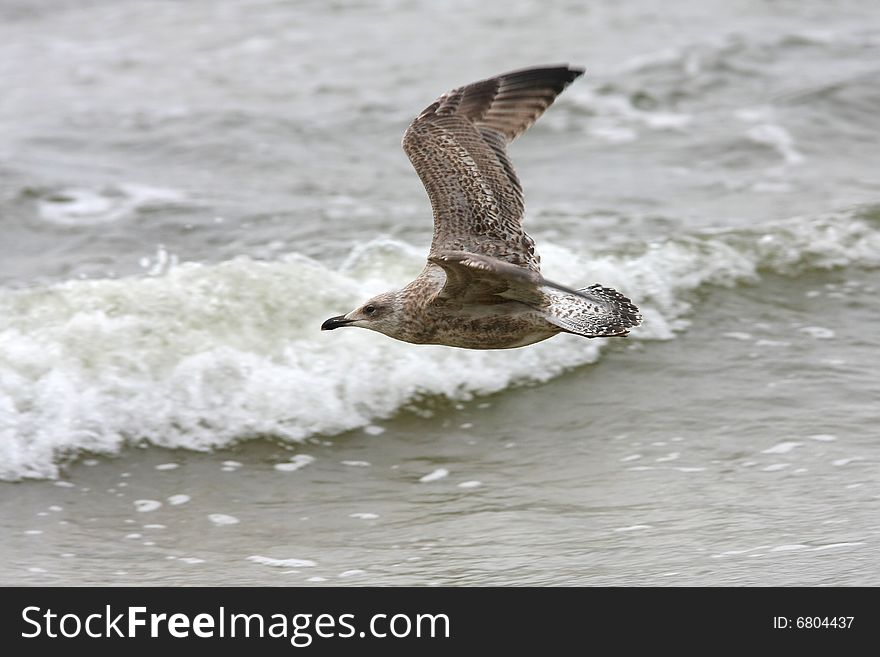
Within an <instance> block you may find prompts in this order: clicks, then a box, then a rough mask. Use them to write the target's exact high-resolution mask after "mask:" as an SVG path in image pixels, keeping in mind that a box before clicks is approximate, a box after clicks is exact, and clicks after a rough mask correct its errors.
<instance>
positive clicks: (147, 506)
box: [134, 500, 162, 513]
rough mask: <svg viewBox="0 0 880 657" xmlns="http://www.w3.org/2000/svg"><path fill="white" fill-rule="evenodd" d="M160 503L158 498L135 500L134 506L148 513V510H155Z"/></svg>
mask: <svg viewBox="0 0 880 657" xmlns="http://www.w3.org/2000/svg"><path fill="white" fill-rule="evenodd" d="M161 506H162V503H161V502H160V501H158V500H135V501H134V508H135V509H137V510H138V511H140V512H141V513H149V512H150V511H155V510H156V509H158V508H160V507H161Z"/></svg>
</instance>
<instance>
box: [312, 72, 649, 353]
mask: <svg viewBox="0 0 880 657" xmlns="http://www.w3.org/2000/svg"><path fill="white" fill-rule="evenodd" d="M582 73H583V71H582V70H580V69H575V68H569V67H568V66H554V67H546V68H532V69H525V70H521V71H513V72H511V73H506V74H503V75H499V76H496V77H494V78H489V79H488V80H482V81H480V82H475V83H473V84H469V85H467V86H464V87H460V88H457V89H453V90H452V91H449V92H447V93H445V94H443V95H442V96H441V97H440V98H438V99H437V100H436V101H435V102H434V103H432V104H431V105H429V106H428V107H427V108H426V109H425V110H424V111H423V112H422V113H421V114H420V115H419V116H418V117H417V118H416V119H415V120H414V121H413V122H412V124H411V125H410V126H409V128H408V129H407V131H406V133H405V134H404V137H403V149H404V150H405V151H406V154H407V155H408V156H409V159H410V161H411V162H412V164H413V166H414V167H415V169H416V172H417V173H418V174H419V177H420V178H421V179H422V183H423V184H424V185H425V189H426V190H427V192H428V196H429V198H430V200H431V205H432V207H433V210H434V238H433V240H432V242H431V249H430V251H429V253H428V262H427V264H426V265H425V268H424V269H423V270H422V273H421V274H419V276H418V277H417V278H416V279H415V280H413V281H412V282H411V283H409V285H407V286H406V287H404V288H403V289H401V290H398V291H394V292H386V293H385V294H380V295H378V296H376V297H374V298H372V299H370V300H369V301H367V302H366V303H364V304H363V305H362V306H360V307H359V308H357V309H355V310H353V311H352V312H350V313H348V314H347V315H340V316H339V317H333V318H331V319H328V320H327V321H326V322H324V324H323V325H322V326H321V328H322V329H323V330H330V329H334V328H339V327H341V326H360V327H362V328H368V329H372V330H374V331H378V332H380V333H384V334H386V335H388V336H390V337H392V338H396V339H398V340H403V341H404V342H412V343H416V344H443V345H448V346H451V347H463V348H468V349H509V348H513V347H522V346H525V345H529V344H533V343H535V342H540V341H541V340H546V339H547V338H550V337H552V336H554V335H556V334H557V333H561V332H566V333H574V334H577V335H582V336H585V337H590V338H592V337H600V336H602V337H604V336H620V335H626V334H627V332H628V331H629V329H630V328H632V327H633V326H638V324H639V322H640V320H641V317H640V316H639V311H638V308H636V307H635V306H634V305H633V304H632V303H631V302H630V300H629V299H627V298H626V297H624V296H623V295H622V294H620V293H619V292H616V291H615V290H612V289H610V288H606V287H602V286H600V285H593V286H590V287H589V288H584V289H581V290H573V289H570V288H567V287H565V286H562V285H559V284H557V283H552V282H550V281H548V280H546V279H544V278H543V277H542V276H541V269H540V257H539V256H538V254H537V253H536V252H535V243H534V242H533V241H532V239H531V238H530V237H529V236H528V235H527V234H526V233H525V232H524V231H523V229H522V216H523V198H522V188H521V187H520V184H519V180H518V178H517V176H516V172H515V171H514V169H513V165H512V164H511V162H510V159H509V158H508V156H507V152H506V147H507V144H508V143H510V142H511V141H513V140H514V139H515V138H516V137H518V136H519V135H520V134H522V133H523V132H525V131H526V129H528V127H529V126H531V125H532V124H533V123H534V122H535V121H536V120H537V118H538V117H539V116H540V115H541V114H543V112H544V110H546V109H547V107H549V106H550V104H551V103H553V101H554V100H555V98H556V96H557V95H559V93H561V92H562V90H563V89H565V87H567V86H568V85H569V84H570V83H571V82H572V81H573V80H574V79H575V78H577V77H578V76H579V75H581V74H582Z"/></svg>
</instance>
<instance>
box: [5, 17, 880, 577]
mask: <svg viewBox="0 0 880 657" xmlns="http://www.w3.org/2000/svg"><path fill="white" fill-rule="evenodd" d="M0 18H2V20H0V84H2V87H3V92H4V93H3V101H2V102H0V135H2V136H3V137H2V138H0V226H2V237H0V532H2V534H3V536H4V539H3V541H2V542H0V557H2V559H0V583H3V584H31V585H37V584H74V585H85V584H114V585H116V584H119V585H123V584H139V585H140V584H156V585H158V584H185V585H190V584H268V585H311V584H314V585H330V584H332V585H365V584H390V585H397V584H416V585H458V584H463V585H487V584H503V585H523V584H532V585H572V584H577V585H596V584H610V585H643V584H661V585H686V584H697V585H723V584H735V585H769V584H781V585H807V584H812V585H817V584H821V585H857V584H862V585H865V584H867V585H878V584H880V567H878V565H877V564H878V563H880V547H878V545H880V469H878V462H880V429H878V427H880V377H878V374H877V369H878V365H880V333H878V331H877V326H878V325H880V305H878V303H877V298H878V292H880V176H878V173H877V172H878V167H877V150H878V145H880V144H878V135H880V112H878V108H880V84H878V83H880V59H878V58H877V52H878V47H880V8H878V7H874V6H873V5H871V4H870V3H862V2H855V1H853V2H839V3H834V4H829V3H822V2H777V3H766V2H758V1H747V0H743V1H742V2H736V3H730V2H705V3H689V2H679V1H677V0H676V1H673V2H667V3H663V6H662V8H661V6H660V5H658V4H657V3H653V2H648V1H647V0H638V1H635V2H629V3H616V2H595V3H578V2H570V3H554V4H553V6H552V7H550V6H547V4H546V3H540V2H537V1H536V0H528V1H526V0H523V1H521V2H514V3H491V2H490V3H482V4H480V5H479V6H476V5H474V4H473V3H465V2H448V3H431V2H422V1H416V0H395V1H390V0H389V1H385V2H378V3H367V2H354V1H352V2H345V1H340V2H333V3H327V2H297V3H287V2H280V1H278V0H272V1H270V0H263V1H257V0H240V1H236V2H224V3H213V2H207V1H201V0H199V1H194V2H187V3H174V2H168V3H155V2H146V1H140V0H133V1H132V2H125V3H117V2H110V1H109V0H93V1H92V2H88V3H74V2H60V1H49V0H39V1H36V2H33V1H29V2H24V1H23V0H2V1H0ZM553 62H570V63H572V64H577V65H582V66H584V67H585V68H586V69H587V74H586V75H585V76H584V78H582V79H580V80H578V81H577V82H576V83H575V84H574V85H572V86H571V87H570V88H569V89H568V90H567V91H566V92H565V93H564V94H563V95H562V96H560V98H559V100H558V101H557V102H556V104H554V106H553V107H552V108H551V109H550V110H549V111H548V112H547V114H546V115H545V116H544V117H543V118H542V119H541V120H540V121H539V122H538V123H537V124H536V125H535V127H533V128H532V129H531V130H530V131H529V132H528V133H527V134H526V135H525V136H523V137H522V138H521V139H520V140H519V141H517V142H516V143H515V144H514V145H513V146H512V147H511V155H512V158H513V160H514V163H515V164H516V166H517V170H518V172H519V175H520V178H521V180H522V182H523V186H524V189H525V195H526V217H527V220H526V227H527V229H528V231H529V232H530V234H531V235H532V236H533V237H534V238H535V240H536V242H537V245H538V249H539V252H540V253H541V255H542V260H543V268H544V273H545V274H546V275H547V277H548V278H551V279H553V280H558V281H560V282H563V283H567V284H570V285H574V286H583V285H588V284H591V283H594V282H600V283H602V284H605V285H610V286H613V287H615V288H617V289H619V290H621V291H622V292H624V293H625V294H627V295H628V296H629V297H630V298H632V299H633V301H635V302H636V303H637V304H638V305H639V307H640V308H641V309H642V312H643V315H644V317H645V321H644V325H643V326H642V327H640V328H639V329H637V330H635V331H633V332H632V333H631V335H630V336H629V337H628V338H626V339H615V340H584V339H581V338H577V337H574V336H558V337H555V338H553V339H551V340H549V341H546V342H543V343H540V344H537V345H534V346H530V347H526V348H523V349H517V350H509V351H499V352H477V351H465V350H458V349H452V348H446V347H438V346H416V345H407V344H403V343H398V342H395V341H392V340H390V339H388V338H386V337H384V336H381V335H379V334H374V333H371V332H367V331H356V330H347V331H335V332H332V333H327V332H324V333H322V332H321V331H320V330H319V327H320V324H321V322H322V321H323V320H324V319H326V318H327V317H330V316H333V315H337V314H340V313H342V312H346V311H348V310H350V309H351V308H352V307H354V306H355V305H356V304H357V303H358V302H360V301H362V300H363V299H365V298H367V297H369V296H370V295H372V294H375V293H377V292H380V291H384V290H388V289H393V288H394V287H395V286H401V285H402V284H405V283H406V282H407V281H409V280H410V279H411V278H412V277H413V276H414V275H416V274H417V273H418V271H419V270H420V269H421V267H422V265H423V263H424V257H425V253H426V251H427V246H428V243H429V241H430V234H431V219H430V208H429V205H428V201H427V199H426V196H425V193H424V190H423V189H422V187H421V184H420V183H419V180H418V178H417V177H416V175H415V173H414V172H413V171H412V169H411V168H410V165H409V162H408V161H407V159H406V156H405V155H404V153H403V152H402V150H401V149H400V146H399V142H400V138H401V136H402V133H403V131H404V129H405V128H406V126H407V125H408V123H409V121H410V120H411V119H412V117H414V116H415V115H416V114H417V113H418V112H419V111H421V109H422V108H423V107H425V106H426V105H427V104H429V103H430V102H431V101H432V100H433V99H434V98H435V97H436V96H437V95H439V94H440V93H442V92H443V91H446V90H447V89H449V88H451V87H453V86H456V85H459V84H463V83H466V82H469V81H473V80H476V79H480V78H483V77H487V76H489V75H492V74H495V73H499V72H503V71H506V70H511V69H515V68H519V67H523V66H528V65H533V64H543V63H553Z"/></svg>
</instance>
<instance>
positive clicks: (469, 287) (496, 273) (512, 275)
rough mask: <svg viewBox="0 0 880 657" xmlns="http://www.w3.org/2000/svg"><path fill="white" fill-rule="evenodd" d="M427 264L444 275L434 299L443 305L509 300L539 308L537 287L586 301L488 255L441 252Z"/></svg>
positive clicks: (540, 297)
mask: <svg viewBox="0 0 880 657" xmlns="http://www.w3.org/2000/svg"><path fill="white" fill-rule="evenodd" d="M428 262H431V263H433V264H435V265H438V266H440V267H442V268H443V271H444V272H445V273H446V284H445V285H444V286H443V289H441V290H440V291H439V292H438V293H437V296H436V298H435V301H437V302H441V303H445V304H452V305H471V304H492V303H503V302H504V301H510V300H513V301H520V302H522V303H525V304H526V305H529V306H533V307H535V308H539V307H540V306H542V305H544V304H545V303H546V297H545V295H544V294H543V293H542V291H541V289H540V288H545V290H544V291H550V290H548V289H547V288H549V289H552V290H559V291H560V292H565V293H567V294H572V295H574V296H578V297H583V298H587V299H590V297H588V296H587V295H586V294H585V293H584V292H579V291H577V290H573V289H571V288H569V287H566V286H564V285H560V284H559V283H554V282H552V281H548V280H547V279H546V278H544V277H543V276H541V274H540V273H538V272H536V271H535V270H534V269H529V268H528V267H519V266H518V265H513V264H511V263H509V262H506V261H504V260H499V259H498V258H492V257H490V256H484V255H479V254H476V253H466V252H464V251H441V252H440V253H438V254H436V255H430V256H428ZM591 300H592V299H591Z"/></svg>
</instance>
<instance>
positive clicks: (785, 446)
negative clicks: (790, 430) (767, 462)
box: [761, 441, 803, 454]
mask: <svg viewBox="0 0 880 657" xmlns="http://www.w3.org/2000/svg"><path fill="white" fill-rule="evenodd" d="M802 444H803V443H796V442H793V441H784V442H781V443H779V444H777V445H773V447H768V448H767V449H765V450H764V451H763V452H761V453H762V454H787V453H788V452H790V451H791V450H793V449H794V448H795V447H800V446H801V445H802Z"/></svg>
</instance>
